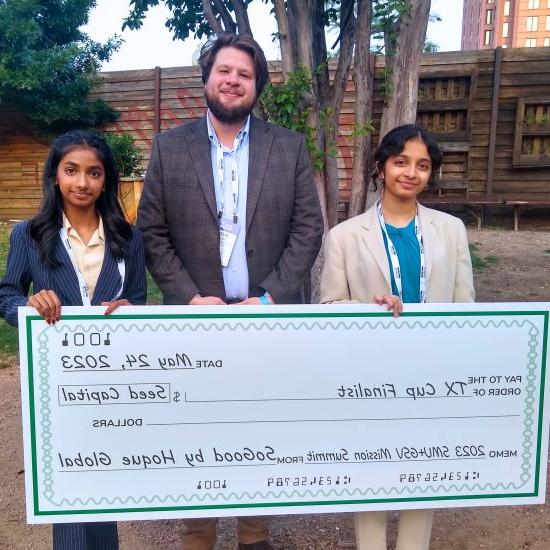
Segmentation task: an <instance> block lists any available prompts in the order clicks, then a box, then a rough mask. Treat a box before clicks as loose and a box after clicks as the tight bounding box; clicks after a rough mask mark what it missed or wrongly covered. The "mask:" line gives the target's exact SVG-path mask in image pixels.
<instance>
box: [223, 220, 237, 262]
mask: <svg viewBox="0 0 550 550" xmlns="http://www.w3.org/2000/svg"><path fill="white" fill-rule="evenodd" d="M238 234H239V226H238V225H236V224H233V223H231V221H229V220H225V219H224V220H222V221H221V222H220V258H221V261H222V267H227V265H228V264H229V259H230V258H231V254H233V249H234V248H235V243H236V242H237V236H238Z"/></svg>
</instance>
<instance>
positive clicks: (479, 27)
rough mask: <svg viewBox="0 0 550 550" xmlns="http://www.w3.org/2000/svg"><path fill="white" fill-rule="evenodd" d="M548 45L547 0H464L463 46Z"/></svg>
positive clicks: (549, 10)
mask: <svg viewBox="0 0 550 550" xmlns="http://www.w3.org/2000/svg"><path fill="white" fill-rule="evenodd" d="M499 46H502V47H503V48H536V47H550V0H464V9H463V18H462V49H463V50H480V49H491V48H497V47H499Z"/></svg>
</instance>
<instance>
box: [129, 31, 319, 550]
mask: <svg viewBox="0 0 550 550" xmlns="http://www.w3.org/2000/svg"><path fill="white" fill-rule="evenodd" d="M199 64H200V67H201V70H202V81H203V83H204V92H205V97H206V103H207V105H208V112H207V114H206V115H205V117H203V118H201V119H199V120H196V121H194V122H191V123H189V124H185V125H182V126H179V127H177V128H174V129H172V130H169V131H167V132H163V133H162V134H160V135H158V136H157V137H156V138H155V140H154V142H153V147H152V151H151V159H150V161H149V167H148V170H147V175H146V176H145V185H144V190H143V196H142V199H141V203H140V207H139V215H138V226H139V227H140V228H141V230H142V231H143V237H144V241H145V249H146V254H147V267H148V268H149V271H150V272H151V274H152V275H153V277H154V279H155V281H156V283H157V285H158V286H159V288H160V289H161V291H162V293H163V301H164V303H165V304H190V305H224V304H265V305H268V304H273V303H275V304H289V303H300V302H304V301H305V296H306V295H307V293H306V292H305V291H304V288H305V286H306V283H307V281H308V279H309V274H310V270H311V267H312V265H313V262H314V261H315V258H316V256H317V253H318V251H319V248H320V246H321V236H322V231H323V222H322V215H321V210H320V205H319V199H318V196H317V192H316V189H315V186H314V183H313V178H312V173H311V165H310V160H309V156H308V152H307V148H306V145H305V141H304V138H303V136H302V135H300V134H297V133H295V132H292V131H290V130H286V129H284V128H281V127H278V126H274V125H272V124H268V123H266V122H264V121H262V120H260V119H258V118H256V117H255V116H253V115H252V114H251V113H252V110H253V108H254V106H255V104H256V100H257V98H258V96H259V95H260V93H261V92H262V90H263V87H264V86H265V84H266V82H267V80H268V77H269V73H268V69H267V62H266V60H265V56H264V54H263V52H262V50H261V48H260V47H259V45H258V44H257V43H256V42H255V41H254V40H253V39H252V38H250V37H247V36H235V35H232V34H225V33H224V34H220V35H218V37H217V38H216V40H214V41H213V42H209V43H207V44H206V45H205V46H204V47H203V49H202V51H201V55H200V58H199ZM266 351H269V350H266ZM260 366H261V365H260ZM216 521H217V520H216V518H212V519H204V518H202V519H195V520H186V521H185V529H184V548H185V550H207V549H208V550H211V549H213V548H214V546H215V544H216ZM238 535H239V549H249V550H268V549H270V548H272V547H271V545H270V544H269V543H268V542H267V540H266V539H267V538H268V535H269V532H268V522H267V520H266V518H265V516H264V517H250V518H239V521H238Z"/></svg>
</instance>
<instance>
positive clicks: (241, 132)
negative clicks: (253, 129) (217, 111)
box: [206, 109, 250, 151]
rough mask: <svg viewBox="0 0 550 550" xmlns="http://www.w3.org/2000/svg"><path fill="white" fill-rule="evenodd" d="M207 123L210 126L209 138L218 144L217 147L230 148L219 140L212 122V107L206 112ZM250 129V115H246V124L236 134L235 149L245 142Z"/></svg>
mask: <svg viewBox="0 0 550 550" xmlns="http://www.w3.org/2000/svg"><path fill="white" fill-rule="evenodd" d="M206 125H207V127H208V139H209V140H210V141H211V142H213V143H214V145H216V147H218V146H221V147H222V148H224V149H226V150H229V148H228V147H225V146H224V145H222V144H221V143H220V142H219V140H218V136H217V135H216V130H215V129H214V126H212V122H211V121H210V109H208V111H207V112H206ZM249 131H250V115H248V116H247V117H246V120H245V121H244V124H243V125H242V126H241V129H240V130H239V132H238V133H237V135H236V136H235V141H234V148H233V149H232V150H233V151H234V150H235V149H237V147H238V146H239V145H240V144H241V143H242V142H243V140H244V139H245V137H246V136H247V135H248V133H249Z"/></svg>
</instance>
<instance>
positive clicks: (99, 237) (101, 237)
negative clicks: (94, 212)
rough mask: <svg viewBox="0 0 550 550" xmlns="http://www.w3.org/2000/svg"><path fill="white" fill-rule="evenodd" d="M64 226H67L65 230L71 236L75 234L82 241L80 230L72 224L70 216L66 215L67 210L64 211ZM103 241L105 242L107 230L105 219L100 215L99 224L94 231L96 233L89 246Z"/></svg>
mask: <svg viewBox="0 0 550 550" xmlns="http://www.w3.org/2000/svg"><path fill="white" fill-rule="evenodd" d="M63 227H64V228H65V231H67V235H68V236H69V237H71V236H73V237H76V238H77V239H78V240H80V241H82V238H81V237H80V235H79V234H78V231H77V230H76V229H75V228H74V227H73V226H72V225H71V222H70V221H69V218H67V216H66V215H65V212H63ZM82 242H84V241H82ZM103 242H105V231H104V229H103V219H102V218H101V216H99V225H98V227H97V229H96V230H95V231H94V234H93V235H92V238H91V239H90V241H89V242H88V245H87V246H94V245H97V244H101V243H103Z"/></svg>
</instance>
